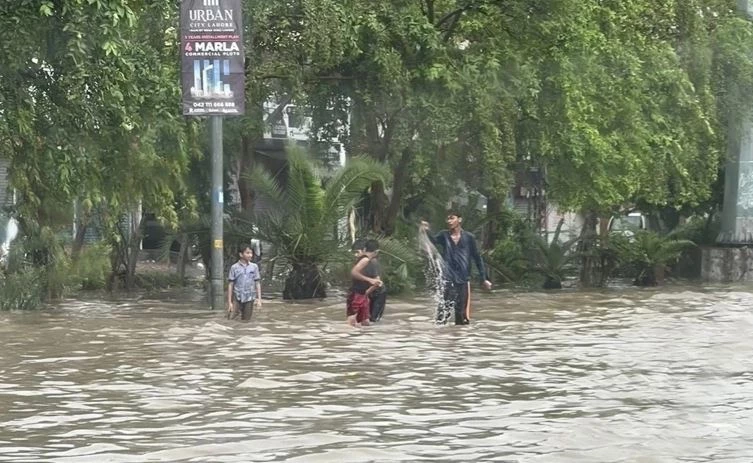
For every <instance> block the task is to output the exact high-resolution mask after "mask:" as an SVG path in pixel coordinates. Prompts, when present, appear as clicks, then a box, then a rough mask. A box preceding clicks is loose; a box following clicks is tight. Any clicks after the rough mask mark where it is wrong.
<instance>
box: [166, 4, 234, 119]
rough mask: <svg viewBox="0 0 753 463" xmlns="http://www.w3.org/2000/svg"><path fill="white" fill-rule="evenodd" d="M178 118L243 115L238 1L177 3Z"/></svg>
mask: <svg viewBox="0 0 753 463" xmlns="http://www.w3.org/2000/svg"><path fill="white" fill-rule="evenodd" d="M180 50H181V52H180V55H181V83H182V87H183V114H184V115H187V116H237V115H242V114H243V113H244V111H245V101H246V98H245V92H244V90H245V84H244V65H243V58H244V54H243V15H242V12H241V0H182V1H181V9H180Z"/></svg>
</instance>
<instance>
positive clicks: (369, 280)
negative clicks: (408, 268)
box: [346, 240, 382, 326]
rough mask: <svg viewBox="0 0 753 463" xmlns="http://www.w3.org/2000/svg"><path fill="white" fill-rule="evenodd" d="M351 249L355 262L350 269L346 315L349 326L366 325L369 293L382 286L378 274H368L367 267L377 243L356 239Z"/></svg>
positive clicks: (376, 251)
mask: <svg viewBox="0 0 753 463" xmlns="http://www.w3.org/2000/svg"><path fill="white" fill-rule="evenodd" d="M353 250H354V251H355V253H356V263H355V265H354V266H353V268H352V269H351V271H350V275H351V277H352V278H353V285H352V286H351V288H350V293H349V294H348V299H347V301H346V315H347V317H348V324H350V325H351V326H360V325H368V324H369V318H370V315H371V314H370V300H369V295H370V294H371V293H372V292H373V291H375V290H376V289H377V288H380V287H381V286H382V280H381V279H380V278H379V275H378V274H376V273H374V274H370V273H372V272H371V271H370V270H371V269H370V268H368V265H369V262H370V261H371V259H373V258H374V257H376V255H377V253H378V252H379V243H378V242H377V241H376V240H368V241H367V242H366V243H365V244H361V242H358V241H357V242H356V243H354V244H353Z"/></svg>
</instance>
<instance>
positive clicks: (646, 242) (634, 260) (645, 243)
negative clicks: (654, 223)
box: [610, 230, 695, 286]
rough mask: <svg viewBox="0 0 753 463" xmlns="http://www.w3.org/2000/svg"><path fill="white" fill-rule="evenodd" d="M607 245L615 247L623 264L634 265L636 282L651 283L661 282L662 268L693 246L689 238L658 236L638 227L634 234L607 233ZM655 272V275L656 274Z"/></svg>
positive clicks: (649, 284) (639, 283) (650, 284)
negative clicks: (608, 241)
mask: <svg viewBox="0 0 753 463" xmlns="http://www.w3.org/2000/svg"><path fill="white" fill-rule="evenodd" d="M610 245H611V246H612V247H614V249H616V250H617V253H618V255H619V256H620V260H621V261H622V262H623V263H624V264H632V265H634V266H635V267H636V269H637V272H638V273H637V275H635V280H634V282H635V284H636V285H640V286H654V285H657V284H659V283H661V280H662V279H663V275H664V270H665V269H666V268H667V266H668V265H669V264H672V263H673V262H675V261H676V260H677V259H679V258H680V256H681V255H682V252H683V250H685V249H687V248H689V247H692V246H695V243H693V242H692V241H689V240H684V239H676V238H673V237H671V236H661V235H659V234H658V233H655V232H652V231H647V230H639V231H638V232H636V234H635V235H634V236H631V237H628V236H624V235H613V236H610ZM657 272H658V275H657Z"/></svg>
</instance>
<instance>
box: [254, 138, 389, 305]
mask: <svg viewBox="0 0 753 463" xmlns="http://www.w3.org/2000/svg"><path fill="white" fill-rule="evenodd" d="M388 177H389V172H387V170H386V169H385V168H384V166H382V165H380V164H379V163H376V162H374V161H372V160H369V159H365V158H355V159H352V160H350V161H349V162H348V164H347V165H346V166H345V167H344V168H342V169H339V170H337V171H335V172H334V173H333V175H332V177H330V178H328V179H322V178H321V177H320V176H319V174H318V172H317V170H316V167H315V165H314V164H313V162H312V161H311V160H310V159H309V158H308V157H307V155H306V153H304V152H303V151H302V150H300V149H299V148H290V150H289V152H288V169H287V177H286V182H284V183H283V180H282V179H281V178H276V177H275V176H274V175H273V174H272V173H270V172H267V171H265V170H263V169H261V168H257V169H256V170H254V172H253V174H252V180H253V182H254V185H255V186H256V188H257V189H258V191H259V192H260V193H261V194H263V195H264V197H265V198H266V199H267V200H268V201H269V206H270V207H269V208H268V209H266V210H263V211H258V212H257V214H256V215H255V217H254V222H253V228H254V229H256V231H257V232H256V236H255V237H256V238H260V239H261V240H263V241H265V242H267V243H271V244H272V246H273V247H274V249H275V258H276V259H277V260H283V261H284V262H285V263H286V264H287V265H288V266H289V267H290V268H291V269H292V270H293V272H292V273H290V274H289V275H288V282H287V283H286V293H287V294H291V295H292V294H293V293H295V291H294V284H293V282H292V280H291V277H292V278H297V279H300V281H299V283H301V284H304V283H310V282H311V279H321V277H322V274H321V266H322V265H323V264H325V263H326V262H328V261H330V260H331V259H332V255H333V254H336V251H337V250H338V249H340V248H341V244H342V243H343V241H344V238H343V237H341V236H340V234H338V233H337V226H338V222H339V221H340V220H342V218H343V217H344V216H345V215H346V211H348V210H349V209H350V208H352V207H353V205H354V204H355V203H356V202H357V201H358V199H359V198H360V197H361V195H362V194H363V192H364V191H365V190H366V189H367V188H368V187H369V186H370V185H371V184H372V183H374V182H383V181H385V180H386V179H387V178H388ZM244 228H246V229H247V230H251V229H252V227H251V224H250V223H246V224H245V227H244ZM302 274H306V275H308V276H307V277H302V276H301V275H302ZM314 286H315V287H316V288H319V289H317V294H321V291H322V290H323V287H322V286H321V285H320V284H317V285H314ZM308 297H312V295H309V296H308ZM296 298H297V297H296Z"/></svg>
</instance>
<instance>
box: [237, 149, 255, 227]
mask: <svg viewBox="0 0 753 463" xmlns="http://www.w3.org/2000/svg"><path fill="white" fill-rule="evenodd" d="M255 162H256V152H255V151H254V140H253V139H252V138H251V136H249V135H243V136H242V137H241V156H240V159H239V160H238V194H239V195H240V197H241V198H240V199H241V209H242V211H243V212H245V213H251V212H253V210H254V200H255V199H256V195H255V193H254V190H253V188H252V186H251V185H250V183H249V181H248V180H247V179H246V175H248V174H249V173H250V172H251V170H252V169H253V168H254V164H255Z"/></svg>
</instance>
